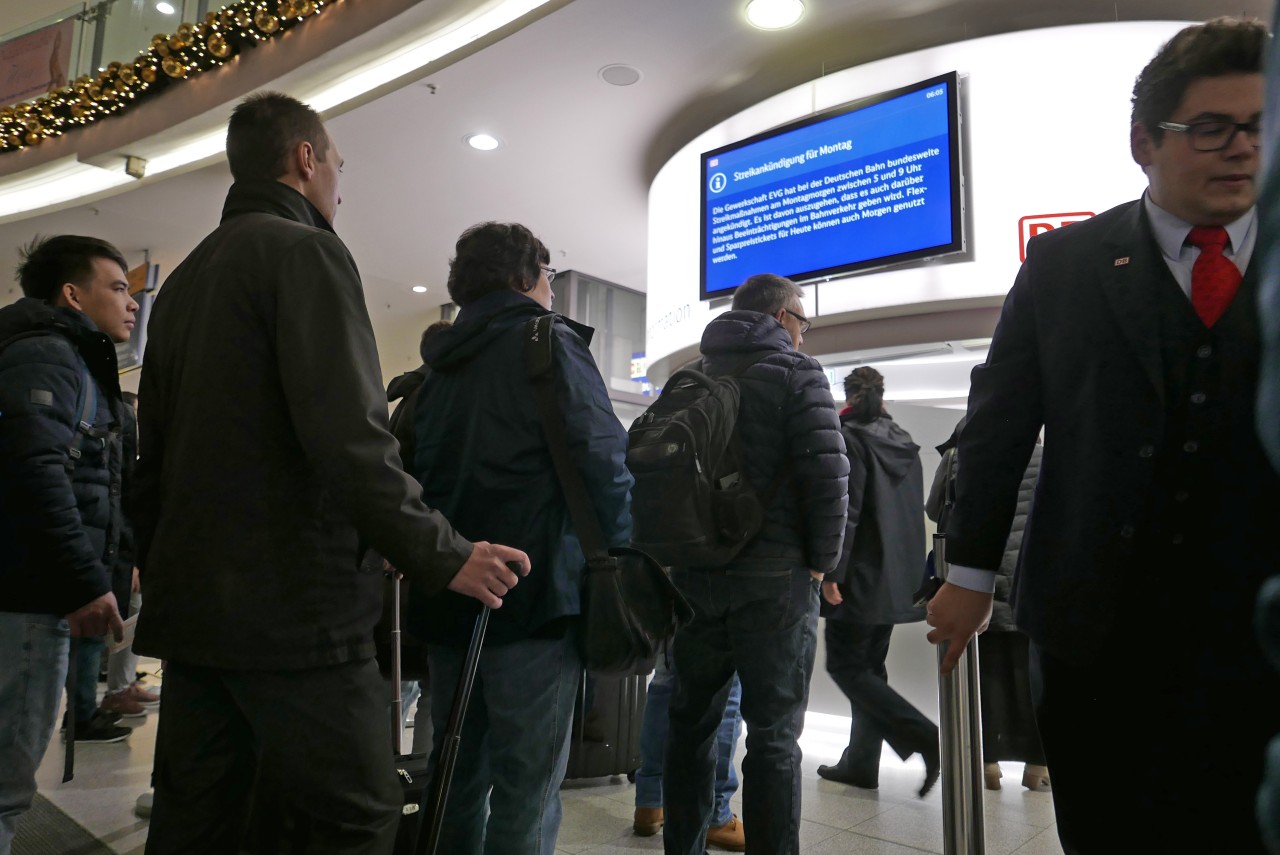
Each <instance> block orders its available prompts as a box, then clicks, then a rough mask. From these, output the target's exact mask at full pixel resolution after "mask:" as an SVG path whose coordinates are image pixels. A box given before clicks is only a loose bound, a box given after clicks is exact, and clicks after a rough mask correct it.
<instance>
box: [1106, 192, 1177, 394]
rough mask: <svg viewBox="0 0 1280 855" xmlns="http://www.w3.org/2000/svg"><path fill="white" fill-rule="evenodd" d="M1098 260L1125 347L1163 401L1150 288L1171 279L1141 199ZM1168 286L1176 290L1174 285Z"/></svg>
mask: <svg viewBox="0 0 1280 855" xmlns="http://www.w3.org/2000/svg"><path fill="white" fill-rule="evenodd" d="M1102 250H1103V254H1102V256H1101V257H1100V258H1099V259H1098V275H1099V280H1100V282H1101V285H1102V292H1103V294H1105V295H1106V299H1107V303H1108V304H1109V305H1110V306H1111V311H1112V313H1113V314H1114V315H1115V319H1116V323H1117V324H1119V326H1120V329H1121V331H1122V333H1123V335H1124V338H1125V343H1126V344H1127V345H1128V347H1129V349H1130V350H1131V351H1132V353H1133V355H1134V356H1135V357H1137V360H1138V362H1139V364H1141V365H1142V370H1143V373H1145V374H1146V375H1147V379H1149V380H1150V381H1151V384H1152V385H1153V386H1154V387H1155V390H1156V394H1157V395H1158V396H1159V397H1160V401H1161V403H1163V402H1164V379H1163V375H1162V368H1161V362H1160V328H1159V320H1158V318H1157V315H1156V311H1155V308H1154V305H1153V304H1154V296H1153V293H1152V289H1153V287H1154V286H1156V285H1158V284H1159V282H1160V280H1161V279H1169V280H1172V276H1173V274H1171V273H1170V272H1169V267H1168V265H1166V264H1165V261H1164V257H1163V256H1162V255H1161V254H1160V248H1159V247H1158V246H1157V245H1156V242H1155V239H1154V238H1152V237H1151V228H1150V226H1148V225H1147V218H1146V212H1145V211H1144V210H1143V207H1142V201H1141V200H1139V201H1137V202H1135V203H1134V204H1133V206H1132V207H1131V208H1130V209H1129V211H1128V212H1126V214H1125V216H1124V217H1123V218H1122V219H1121V220H1119V221H1118V222H1117V223H1116V225H1115V227H1114V228H1112V230H1111V233H1110V234H1109V235H1108V236H1107V238H1106V240H1105V241H1103V245H1102ZM1169 284H1170V286H1171V287H1174V288H1176V287H1177V285H1176V284H1175V283H1173V282H1172V281H1170V283H1169Z"/></svg>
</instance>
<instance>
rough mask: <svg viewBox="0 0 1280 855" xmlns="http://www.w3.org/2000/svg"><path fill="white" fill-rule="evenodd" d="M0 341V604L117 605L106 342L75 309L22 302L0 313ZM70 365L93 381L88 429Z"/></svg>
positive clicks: (112, 385) (111, 349) (43, 608)
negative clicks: (110, 599) (107, 598)
mask: <svg viewBox="0 0 1280 855" xmlns="http://www.w3.org/2000/svg"><path fill="white" fill-rule="evenodd" d="M6 342H7V344H6ZM0 346H2V347H0V544H3V547H0V611H6V612H25V613H29V614H52V615H59V616H61V615H66V614H70V613H71V612H73V611H75V610H76V609H78V608H80V607H81V606H83V605H85V604H87V603H89V602H92V601H93V600H95V599H97V598H98V597H100V596H102V595H103V594H105V593H107V592H108V591H112V590H113V588H114V590H115V593H116V600H117V603H118V605H119V606H120V607H121V608H122V609H127V608H128V602H129V598H128V590H129V589H128V581H127V577H126V580H125V581H124V584H123V586H121V585H120V584H118V583H119V582H120V579H119V578H118V576H119V574H115V576H116V578H114V579H113V573H112V570H113V568H114V567H115V565H117V563H123V564H127V563H128V561H127V559H126V560H124V561H121V558H122V556H121V555H120V536H121V529H122V527H123V524H124V520H123V515H122V514H121V510H120V494H121V489H122V473H121V464H122V460H123V455H122V451H121V446H120V424H121V422H120V419H121V413H122V407H123V404H122V401H121V397H120V382H119V377H118V375H117V373H116V351H115V345H114V344H113V343H112V342H111V339H110V338H109V337H108V336H107V335H106V334H105V333H102V332H100V331H99V330H98V328H97V327H96V326H94V324H93V321H91V320H90V319H89V317H88V316H87V315H85V314H83V313H81V312H77V311H75V310H74V309H69V308H61V307H58V308H55V307H53V306H50V305H49V304H47V303H45V302H43V301H41V300H35V299H31V298H23V299H21V300H19V301H18V302H16V303H14V304H13V305H10V306H6V307H4V308H3V309H0ZM82 365H83V366H85V367H87V368H88V371H89V375H90V380H89V382H90V383H93V384H95V387H96V395H95V398H96V402H97V403H96V407H95V411H94V414H93V416H92V417H91V418H92V425H91V428H90V430H89V431H88V432H86V431H84V430H78V429H77V425H78V423H79V422H80V416H81V412H80V408H81V406H82V404H81V402H82V401H84V400H85V399H84V398H83V397H81V396H82V395H85V394H88V390H85V389H84V388H83V386H84V382H83V371H82V368H81V366H82ZM73 443H74V447H75V448H76V450H77V452H78V453H79V455H80V457H79V459H78V460H77V461H76V463H75V466H74V468H72V469H71V470H69V469H68V457H69V450H70V449H71V448H72V447H73ZM113 582H115V583H117V584H114V585H113ZM122 596H123V599H122Z"/></svg>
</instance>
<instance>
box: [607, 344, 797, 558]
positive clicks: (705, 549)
mask: <svg viewBox="0 0 1280 855" xmlns="http://www.w3.org/2000/svg"><path fill="white" fill-rule="evenodd" d="M739 392H740V390H739V385H738V376H737V375H726V376H722V377H708V376H707V375H706V374H703V373H702V372H701V371H697V370H694V369H692V368H682V369H680V370H679V371H677V372H676V373H675V374H673V375H671V379H670V380H668V381H667V385H666V386H665V387H664V388H663V390H662V394H661V395H659V396H658V400H657V401H655V402H654V403H653V405H652V406H650V407H649V409H648V410H646V411H645V413H644V415H642V416H640V418H638V419H636V420H635V422H634V423H633V424H632V425H631V430H629V431H628V432H627V435H628V447H627V468H628V469H630V470H631V474H632V476H633V477H634V478H635V486H634V487H633V488H632V490H631V520H632V526H633V530H634V534H633V536H632V543H633V544H634V545H635V547H636V548H637V549H642V550H644V551H645V552H647V553H649V554H650V555H652V556H653V557H654V558H656V559H657V560H658V561H660V562H662V563H663V564H666V565H682V566H694V567H717V566H720V565H722V564H726V563H728V562H729V561H731V560H732V559H733V557H734V556H735V555H737V554H738V553H739V552H740V551H742V548H743V547H744V546H746V545H747V543H749V542H750V541H751V539H752V538H753V537H755V536H756V534H757V533H758V532H759V531H760V527H761V525H762V524H763V523H764V512H765V509H766V508H767V507H768V505H769V503H770V502H771V500H772V498H773V495H774V493H776V492H777V488H778V484H779V482H780V480H781V477H782V476H783V474H784V473H785V472H786V467H785V466H784V467H780V468H779V477H778V478H776V479H775V480H774V483H773V484H771V485H770V487H769V490H768V492H767V493H766V494H765V495H764V496H763V497H762V496H761V495H760V494H759V493H757V491H756V490H755V489H754V488H753V487H752V486H751V484H749V483H748V482H747V479H746V478H745V477H744V476H743V473H742V443H741V441H740V440H739V438H738V431H737V423H738V409H739V400H740V394H739Z"/></svg>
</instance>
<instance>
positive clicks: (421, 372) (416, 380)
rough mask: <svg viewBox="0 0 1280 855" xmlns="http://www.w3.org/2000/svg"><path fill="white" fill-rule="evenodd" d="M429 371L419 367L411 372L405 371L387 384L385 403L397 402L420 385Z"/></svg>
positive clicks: (421, 366) (422, 366)
mask: <svg viewBox="0 0 1280 855" xmlns="http://www.w3.org/2000/svg"><path fill="white" fill-rule="evenodd" d="M430 373H431V369H430V368H428V367H427V366H425V365H420V366H418V367H417V368H415V369H413V370H412V371H406V372H405V373H403V374H401V375H400V376H399V377H397V378H395V379H394V380H392V381H391V382H390V383H388V384H387V401H398V400H400V399H401V398H403V397H405V396H406V395H408V394H409V393H410V392H412V391H413V390H414V389H416V388H418V387H419V386H421V385H422V381H424V380H426V379H427V375H428V374H430Z"/></svg>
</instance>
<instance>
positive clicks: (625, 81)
mask: <svg viewBox="0 0 1280 855" xmlns="http://www.w3.org/2000/svg"><path fill="white" fill-rule="evenodd" d="M597 73H598V74H599V75H600V79H601V80H603V81H604V82H605V83H608V84H609V85H611V86H630V85H631V84H633V83H635V82H637V81H638V80H639V79H640V69H638V68H633V67H632V66H630V65H624V64H622V63H620V62H619V63H614V64H613V65H606V66H605V67H604V68H602V69H600V71H599V72H597Z"/></svg>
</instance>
